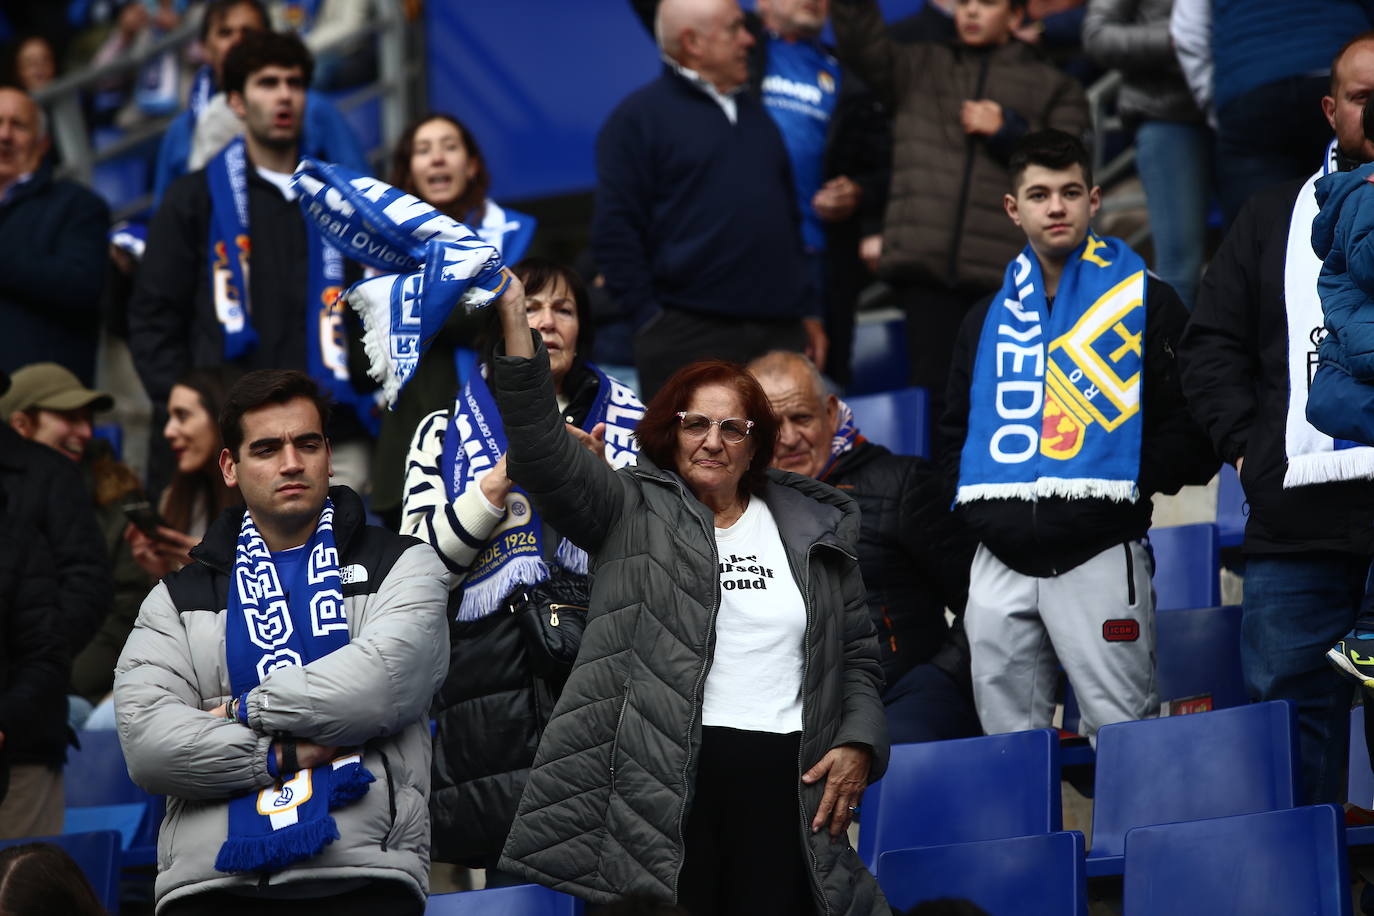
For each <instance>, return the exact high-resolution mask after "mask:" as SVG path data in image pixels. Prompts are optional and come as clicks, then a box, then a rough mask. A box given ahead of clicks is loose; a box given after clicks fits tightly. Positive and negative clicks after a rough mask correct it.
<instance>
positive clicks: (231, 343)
mask: <svg viewBox="0 0 1374 916" xmlns="http://www.w3.org/2000/svg"><path fill="white" fill-rule="evenodd" d="M248 168H249V163H248V155H247V151H246V148H245V146H244V142H243V138H242V137H237V138H235V139H234V140H233V141H231V142H230V143H229V145H228V146H226V147H225V148H224V149H223V150H221V151H220V153H219V155H217V156H216V157H215V158H214V159H212V160H211V161H210V164H209V165H208V166H207V167H206V177H207V180H208V182H209V187H210V277H211V295H212V296H213V297H214V305H215V317H216V318H218V319H219V323H220V328H221V329H222V330H223V332H224V358H225V360H226V361H232V360H235V359H239V358H240V357H242V356H245V355H246V354H248V353H251V352H252V351H253V350H254V349H256V348H257V345H258V335H257V332H256V331H255V330H254V329H253V323H252V320H251V316H252V307H251V304H250V302H249V298H248V289H249V286H248V276H249V270H250V264H251V257H250V255H251V253H252V247H253V242H252V234H251V228H250V226H249V219H248ZM306 243H307V245H308V248H309V255H308V259H309V265H308V268H307V279H306V300H305V305H306V308H305V310H304V311H305V319H304V320H305V353H306V369H307V371H308V372H309V374H310V377H311V378H313V379H314V380H315V381H316V382H317V383H319V385H320V387H321V388H323V389H324V390H325V391H328V392H329V394H330V396H331V397H332V398H333V399H334V401H335V402H336V403H339V404H347V405H349V406H351V407H352V408H353V409H354V411H355V412H356V413H357V415H358V418H359V419H360V420H361V421H362V422H363V425H364V426H366V427H367V428H368V429H369V430H370V431H371V432H372V434H373V435H376V434H377V432H378V430H379V429H380V426H381V418H380V416H379V415H378V413H377V409H376V403H375V401H374V400H373V398H372V397H371V396H369V395H364V394H359V393H358V392H357V391H355V390H354V388H353V384H352V382H351V381H350V380H349V375H348V337H347V331H346V329H345V325H344V303H343V300H342V296H341V294H342V292H343V288H344V262H343V256H342V255H341V254H340V253H339V251H338V250H337V249H336V248H334V247H332V246H330V245H326V244H325V243H324V241H323V240H322V239H321V238H320V233H319V232H318V231H317V228H316V225H315V224H314V223H313V222H311V221H310V220H307V221H306Z"/></svg>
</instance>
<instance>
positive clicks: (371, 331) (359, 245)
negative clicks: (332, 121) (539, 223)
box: [291, 158, 509, 405]
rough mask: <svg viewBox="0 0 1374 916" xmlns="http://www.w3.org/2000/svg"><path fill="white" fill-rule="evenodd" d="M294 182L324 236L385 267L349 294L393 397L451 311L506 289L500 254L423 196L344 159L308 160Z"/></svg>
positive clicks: (373, 369) (376, 370)
mask: <svg viewBox="0 0 1374 916" xmlns="http://www.w3.org/2000/svg"><path fill="white" fill-rule="evenodd" d="M291 186H292V187H293V188H294V189H295V191H296V193H297V194H298V195H300V196H299V198H298V200H299V202H300V205H301V209H303V210H304V211H305V217H306V220H307V221H309V222H312V223H314V224H315V226H316V227H317V228H318V229H319V231H320V234H321V235H322V237H323V238H324V240H325V241H326V242H328V243H329V244H330V245H331V246H333V247H335V248H338V249H339V250H340V251H342V252H343V253H344V254H345V255H346V256H347V257H349V258H352V259H353V260H355V261H358V262H360V263H362V264H366V265H367V266H369V267H373V268H375V269H377V270H380V271H386V272H387V273H386V274H384V275H383V276H380V277H373V278H371V279H368V280H363V281H361V282H359V283H355V284H353V286H352V287H350V288H349V289H348V291H347V292H345V293H344V295H343V298H344V299H345V300H346V301H347V302H348V304H349V305H351V306H352V307H353V308H354V310H355V311H357V312H358V314H359V315H361V316H362V319H363V326H364V329H365V331H364V337H363V345H364V346H365V347H366V349H367V356H368V361H369V364H370V365H369V367H368V374H370V375H371V376H372V378H374V379H376V380H377V382H379V383H380V384H381V386H382V393H383V395H384V396H385V398H386V401H387V403H388V404H389V405H395V403H396V396H397V394H398V393H399V392H400V390H401V386H403V385H404V384H405V383H406V382H407V381H409V380H410V377H411V375H413V374H414V372H415V366H416V364H417V363H418V362H419V360H420V357H421V356H422V355H423V354H424V352H425V351H426V350H428V349H429V345H430V344H431V343H433V342H434V338H435V336H436V335H437V334H438V333H439V330H440V329H441V328H442V327H443V326H444V321H445V320H446V319H447V318H448V316H449V313H450V312H452V311H453V309H454V308H455V307H456V306H458V305H460V304H461V305H464V306H466V307H467V308H469V309H476V308H481V307H483V306H486V305H490V304H491V303H492V302H494V301H496V299H497V298H498V297H499V296H500V295H501V293H502V292H504V291H505V289H506V286H507V284H508V282H509V281H508V280H507V278H506V275H505V273H503V271H502V261H501V253H500V252H499V251H498V250H497V249H496V248H495V247H493V246H492V245H488V244H486V243H485V242H483V241H482V240H481V238H480V237H479V236H478V235H477V234H476V233H474V232H473V231H472V230H471V229H469V228H468V227H467V226H464V225H463V224H462V223H460V222H457V221H455V220H453V219H450V218H449V217H447V216H445V215H444V214H442V213H440V212H439V211H438V210H436V209H434V208H433V207H431V206H430V205H429V204H427V203H425V202H424V201H422V200H420V199H419V198H418V197H415V196H413V195H410V194H407V193H405V192H404V191H402V190H400V189H399V188H394V187H392V186H391V185H389V184H387V183H386V182H384V181H378V180H377V179H376V178H373V177H372V176H370V175H362V174H360V173H358V172H354V171H352V170H350V169H346V168H343V167H342V166H339V165H334V164H332V163H328V162H318V161H316V160H314V159H309V158H307V159H302V160H301V163H300V165H299V166H297V167H296V174H295V176H294V177H293V178H292V179H291Z"/></svg>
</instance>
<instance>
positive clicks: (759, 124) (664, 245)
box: [592, 0, 824, 396]
mask: <svg viewBox="0 0 1374 916" xmlns="http://www.w3.org/2000/svg"><path fill="white" fill-rule="evenodd" d="M655 34H656V35H657V37H658V43H659V47H660V48H661V49H662V51H663V55H664V62H665V67H664V71H663V73H662V75H660V76H659V77H658V78H657V79H656V80H654V81H653V82H651V83H649V84H648V85H647V86H644V87H643V88H641V89H639V90H637V91H635V92H634V93H632V94H631V95H630V96H629V97H628V98H626V99H625V100H624V101H623V102H621V104H620V105H619V106H618V107H617V108H616V110H615V111H614V112H612V113H611V116H610V118H609V119H607V121H606V124H605V125H604V126H603V127H602V129H601V134H600V136H599V137H598V138H597V194H596V217H595V220H594V222H593V225H592V248H593V252H594V253H595V255H596V261H597V266H598V267H599V268H600V270H601V272H602V274H603V275H604V276H605V278H606V286H607V289H608V290H609V292H610V293H611V295H612V296H613V297H614V298H615V299H616V300H617V301H618V302H619V304H620V306H621V308H622V309H624V310H625V311H626V312H627V313H629V314H630V316H631V318H632V320H633V322H634V325H635V327H636V328H637V332H636V335H635V342H634V349H635V364H636V368H638V370H639V376H640V382H641V386H642V388H643V391H644V393H645V394H646V395H649V396H651V395H652V394H653V393H654V392H655V391H657V390H658V388H659V387H660V386H661V385H662V384H663V382H664V381H665V380H666V379H667V378H668V376H669V375H671V374H672V373H673V371H674V370H675V369H677V368H679V367H680V366H683V365H686V364H687V363H690V362H695V361H696V360H699V359H703V358H708V357H718V358H724V359H733V360H737V361H740V362H743V361H746V360H749V359H752V358H754V357H756V356H759V355H761V354H763V353H764V352H765V351H767V350H770V349H773V348H774V347H784V348H787V349H795V350H799V351H800V350H803V349H809V350H811V351H812V352H816V351H817V350H818V348H823V347H824V331H823V330H822V328H821V321H820V298H819V295H818V293H817V291H816V289H815V287H814V284H813V283H812V281H811V279H810V277H809V276H808V273H807V266H806V260H805V257H804V253H803V251H802V242H801V231H800V223H799V220H800V215H799V212H798V207H797V199H796V190H795V188H794V187H793V183H792V166H791V164H790V162H789V160H788V155H787V148H786V147H785V146H784V144H783V140H782V136H781V134H780V133H779V131H778V128H777V125H776V124H774V122H773V120H772V118H770V117H769V115H768V111H767V109H766V108H765V107H764V105H763V103H762V101H761V100H760V99H759V97H758V96H757V95H756V94H754V93H751V92H747V91H745V90H746V89H747V88H748V80H749V49H750V48H751V47H752V46H753V45H754V38H753V36H752V35H751V34H750V33H749V31H748V29H747V28H746V26H745V20H744V14H743V13H742V12H740V8H739V5H738V4H737V3H736V2H735V0H664V2H663V3H661V4H660V5H659V8H658V14H657V19H656V22H655Z"/></svg>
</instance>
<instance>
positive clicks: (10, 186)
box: [0, 88, 110, 385]
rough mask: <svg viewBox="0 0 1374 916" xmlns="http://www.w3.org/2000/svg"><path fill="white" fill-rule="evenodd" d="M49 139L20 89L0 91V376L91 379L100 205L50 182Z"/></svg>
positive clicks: (102, 225)
mask: <svg viewBox="0 0 1374 916" xmlns="http://www.w3.org/2000/svg"><path fill="white" fill-rule="evenodd" d="M47 151H48V130H47V123H46V118H45V117H44V116H43V113H42V111H41V110H40V109H39V107H38V106H37V105H36V104H35V103H34V101H33V99H31V98H29V97H28V96H27V95H26V94H25V93H24V92H23V90H21V89H13V88H4V89H0V326H3V327H4V329H5V333H4V334H0V370H4V371H7V372H13V371H14V370H15V369H18V368H19V367H20V366H24V365H28V364H29V363H33V362H55V363H60V364H61V365H63V366H66V367H67V368H68V369H70V370H71V371H73V372H75V373H76V374H77V376H79V377H80V378H81V380H82V382H84V383H86V384H87V385H89V384H91V383H92V382H93V381H94V377H95V345H96V339H97V338H98V337H99V334H100V287H101V284H102V283H103V281H104V276H105V258H106V255H105V248H106V241H105V234H106V232H107V231H108V230H109V228H110V211H109V208H108V207H106V206H105V202H104V201H103V200H101V199H100V198H99V197H97V196H96V195H95V194H93V193H92V192H91V191H89V190H87V189H86V188H83V187H82V186H81V185H79V184H76V183H74V182H70V181H58V180H56V179H54V178H53V175H52V165H51V163H46V162H44V161H43V156H44V155H45V154H46V153H47Z"/></svg>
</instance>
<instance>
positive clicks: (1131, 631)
mask: <svg viewBox="0 0 1374 916" xmlns="http://www.w3.org/2000/svg"><path fill="white" fill-rule="evenodd" d="M1102 638H1103V639H1105V640H1106V641H1107V642H1135V641H1136V640H1137V639H1139V638H1140V622H1139V621H1138V620H1131V619H1129V618H1123V619H1121V620H1106V621H1103V623H1102Z"/></svg>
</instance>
